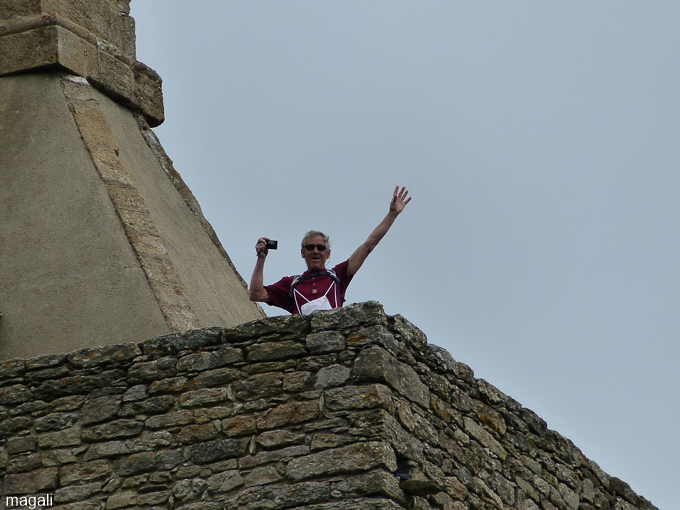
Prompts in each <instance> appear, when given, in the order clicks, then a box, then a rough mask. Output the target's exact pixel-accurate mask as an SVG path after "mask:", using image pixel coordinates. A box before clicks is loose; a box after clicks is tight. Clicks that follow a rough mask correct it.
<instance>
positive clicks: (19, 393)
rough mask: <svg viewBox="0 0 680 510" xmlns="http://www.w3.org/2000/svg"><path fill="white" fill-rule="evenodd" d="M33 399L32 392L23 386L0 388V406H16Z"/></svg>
mask: <svg viewBox="0 0 680 510" xmlns="http://www.w3.org/2000/svg"><path fill="white" fill-rule="evenodd" d="M32 398H33V394H32V393H31V390H29V389H28V388H26V387H24V386H23V385H21V384H15V385H14V386H7V387H6V388H0V405H2V406H7V405H16V404H21V403H23V402H28V401H29V400H31V399H32Z"/></svg>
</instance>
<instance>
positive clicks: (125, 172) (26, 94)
mask: <svg viewBox="0 0 680 510" xmlns="http://www.w3.org/2000/svg"><path fill="white" fill-rule="evenodd" d="M0 55H1V58H0V153H1V157H0V176H1V180H2V186H1V187H0V247H1V248H0V282H2V283H1V284H0V313H2V318H1V319H0V358H9V357H14V356H33V355H37V354H44V353H56V352H65V351H68V350H72V349H75V348H78V347H85V346H88V345H96V344H101V343H117V342H120V340H121V339H123V338H125V339H127V340H132V341H141V340H144V339H146V338H149V337H151V336H155V335H159V334H165V333H172V332H176V331H185V330H187V329H190V328H195V327H199V326H214V325H223V326H230V325H231V326H233V325H236V324H240V323H242V322H244V321H247V320H252V319H255V318H258V317H262V316H263V313H262V311H261V310H260V308H259V307H258V306H256V305H255V304H253V303H251V302H250V301H249V299H248V295H247V291H246V287H245V283H244V282H243V280H242V278H241V277H240V276H239V274H238V273H237V271H236V270H235V269H234V267H233V265H232V264H231V261H230V259H229V257H228V255H227V253H226V252H225V250H224V249H223V247H222V246H221V244H220V242H219V241H218V239H217V237H216V236H215V234H214V232H213V230H212V228H211V227H210V224H209V223H208V222H207V221H206V220H205V218H204V217H203V215H202V213H201V209H200V207H199V206H198V203H197V202H196V200H195V199H194V197H193V195H192V194H191V192H190V191H189V189H188V188H187V187H186V186H185V185H184V182H183V181H182V179H181V177H180V176H179V174H178V173H177V172H176V171H175V170H174V168H173V166H172V162H171V161H170V159H169V158H168V157H167V155H166V154H165V152H164V151H163V148H162V147H161V145H160V143H159V142H158V140H157V139H156V137H155V135H154V133H153V132H152V131H151V130H150V129H149V127H150V126H156V125H158V124H160V123H161V122H162V121H163V101H162V95H161V80H160V78H159V77H158V75H157V74H156V73H155V72H153V71H152V70H151V69H149V68H148V67H146V66H145V65H143V64H141V63H139V62H137V61H136V59H135V36H134V20H133V19H132V18H131V17H130V16H129V0H128V1H123V0H118V1H111V0H87V1H84V0H3V1H2V4H0Z"/></svg>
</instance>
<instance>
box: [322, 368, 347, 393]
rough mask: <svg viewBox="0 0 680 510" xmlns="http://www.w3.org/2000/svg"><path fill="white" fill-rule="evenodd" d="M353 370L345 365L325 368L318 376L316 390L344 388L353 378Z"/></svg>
mask: <svg viewBox="0 0 680 510" xmlns="http://www.w3.org/2000/svg"><path fill="white" fill-rule="evenodd" d="M351 373H352V372H351V370H350V369H349V368H348V367H346V366H344V365H331V366H328V367H324V368H322V369H321V370H319V372H318V373H317V374H316V383H315V384H314V387H315V388H319V389H324V388H332V387H335V386H342V385H343V384H345V383H346V382H347V381H349V378H350V376H351Z"/></svg>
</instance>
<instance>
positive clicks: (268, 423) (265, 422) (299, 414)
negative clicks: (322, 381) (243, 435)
mask: <svg viewBox="0 0 680 510" xmlns="http://www.w3.org/2000/svg"><path fill="white" fill-rule="evenodd" d="M319 414H320V409H319V403H318V402H314V401H312V402H288V403H286V404H282V405H280V406H278V407H275V408H274V409H270V410H269V411H267V412H265V413H263V414H262V415H261V416H260V418H258V420H257V427H258V428H259V429H261V430H269V429H275V428H279V427H285V426H286V425H290V424H295V423H302V422H305V421H309V420H313V419H314V418H316V417H317V416H319Z"/></svg>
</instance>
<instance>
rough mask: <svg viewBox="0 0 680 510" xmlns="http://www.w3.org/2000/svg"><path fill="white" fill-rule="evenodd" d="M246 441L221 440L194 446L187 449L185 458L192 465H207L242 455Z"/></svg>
mask: <svg viewBox="0 0 680 510" xmlns="http://www.w3.org/2000/svg"><path fill="white" fill-rule="evenodd" d="M248 442H249V440H248V439H223V440H219V441H207V442H205V443H200V444H195V445H192V446H189V447H188V448H187V450H186V451H187V457H188V458H189V460H191V462H193V463H194V464H209V463H211V462H217V461H220V460H224V459H231V458H234V457H238V456H240V455H243V454H244V453H245V452H246V449H247V448H248Z"/></svg>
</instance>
